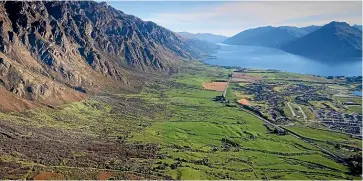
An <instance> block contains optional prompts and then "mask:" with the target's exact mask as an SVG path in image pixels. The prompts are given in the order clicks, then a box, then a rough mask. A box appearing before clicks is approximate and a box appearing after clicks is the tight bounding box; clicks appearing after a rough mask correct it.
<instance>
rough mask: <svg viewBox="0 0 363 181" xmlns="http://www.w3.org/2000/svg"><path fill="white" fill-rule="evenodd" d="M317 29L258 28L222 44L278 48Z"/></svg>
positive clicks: (310, 27) (288, 27) (314, 27)
mask: <svg viewBox="0 0 363 181" xmlns="http://www.w3.org/2000/svg"><path fill="white" fill-rule="evenodd" d="M318 28H319V27H318V26H308V27H303V28H298V27H293V26H281V27H272V26H266V27H259V28H253V29H248V30H245V31H242V32H241V33H238V34H237V35H234V36H232V37H231V38H228V39H227V40H225V41H224V43H225V44H230V45H249V46H264V47H272V48H279V47H281V46H282V45H284V44H286V43H289V42H291V41H293V40H296V39H298V38H300V37H302V36H304V35H306V34H308V33H311V32H313V31H315V30H317V29H318Z"/></svg>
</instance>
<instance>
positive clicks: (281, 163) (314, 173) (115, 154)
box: [0, 62, 362, 180]
mask: <svg viewBox="0 0 363 181" xmlns="http://www.w3.org/2000/svg"><path fill="white" fill-rule="evenodd" d="M183 66H184V68H183V69H181V70H180V71H179V72H178V73H177V74H174V75H172V76H171V77H170V78H169V79H164V78H155V79H154V80H152V81H150V82H148V83H147V86H145V87H144V89H143V90H142V92H141V93H140V94H117V95H114V94H113V95H108V94H105V95H97V96H93V97H90V98H89V99H88V100H86V101H83V102H76V103H71V104H67V105H63V106H61V107H58V108H55V109H51V108H41V109H33V110H28V111H25V112H21V113H17V112H13V113H0V138H1V139H2V140H3V141H1V143H0V177H1V178H0V179H188V180H192V179H199V180H202V179H240V180H254V179H258V180H261V179H272V180H305V179H308V180H312V179H314V180H315V179H318V180H331V179H339V180H342V179H344V180H345V179H356V180H361V179H362V178H361V177H360V176H357V175H353V174H352V173H351V172H350V168H349V167H348V166H347V165H344V164H342V163H338V162H336V161H334V159H332V158H331V157H330V156H329V155H327V154H326V153H324V152H322V151H321V149H319V148H318V147H316V146H314V144H315V145H316V144H318V145H320V146H321V147H324V148H326V149H329V150H330V151H332V152H334V153H338V152H341V155H350V154H353V153H352V152H351V151H349V150H342V149H339V150H335V149H338V148H335V147H334V146H332V145H335V144H337V143H340V144H351V145H357V146H358V148H359V151H358V153H357V154H361V148H362V144H361V140H359V139H355V138H352V137H350V136H348V135H346V134H341V133H335V132H330V131H326V130H325V131H321V130H318V129H313V128H309V127H302V126H300V125H299V124H297V125H296V126H295V127H291V128H288V129H291V130H292V131H294V132H297V133H298V134H300V135H303V136H305V137H309V138H312V139H314V140H315V141H316V143H313V144H311V143H307V142H305V141H303V140H301V139H299V138H297V137H294V136H293V135H291V134H287V135H279V134H276V133H273V132H271V131H270V130H269V129H268V127H267V126H265V125H264V122H263V121H262V120H260V119H258V118H257V117H255V116H253V115H251V114H249V113H247V112H245V111H243V110H241V108H240V107H239V106H238V105H237V104H235V103H233V102H231V103H221V102H217V101H214V100H213V99H214V98H215V97H216V96H218V95H220V94H221V93H220V92H216V91H212V90H205V89H203V86H202V85H203V83H204V82H208V81H215V80H228V77H229V75H230V74H231V73H232V71H233V69H227V68H221V67H214V66H208V65H204V64H202V63H198V62H194V63H188V64H185V65H183ZM227 94H228V95H227V97H233V96H234V95H233V94H232V93H227ZM231 99H232V98H231ZM360 164H361V163H360Z"/></svg>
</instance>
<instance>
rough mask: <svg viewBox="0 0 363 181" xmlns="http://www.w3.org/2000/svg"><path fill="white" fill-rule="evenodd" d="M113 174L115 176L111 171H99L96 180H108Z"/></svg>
mask: <svg viewBox="0 0 363 181" xmlns="http://www.w3.org/2000/svg"><path fill="white" fill-rule="evenodd" d="M113 176H115V173H113V172H106V171H101V172H100V173H98V180H108V179H109V178H111V177H113Z"/></svg>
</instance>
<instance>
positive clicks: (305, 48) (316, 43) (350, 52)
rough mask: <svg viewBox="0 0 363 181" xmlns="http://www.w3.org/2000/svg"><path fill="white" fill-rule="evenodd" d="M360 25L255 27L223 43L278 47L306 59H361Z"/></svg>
mask: <svg viewBox="0 0 363 181" xmlns="http://www.w3.org/2000/svg"><path fill="white" fill-rule="evenodd" d="M361 41H362V25H353V26H350V25H349V24H347V23H344V22H335V21H333V22H331V23H329V24H327V25H324V26H308V27H302V28H298V27H292V26H281V27H272V26H266V27H259V28H253V29H249V30H245V31H242V32H240V33H238V34H236V35H234V36H232V37H231V38H228V39H227V40H225V41H224V43H225V44H231V45H249V46H264V47H272V48H280V49H282V50H284V51H286V52H289V53H294V54H299V55H303V56H308V57H320V58H321V57H361V56H362V55H361V52H362V42H361Z"/></svg>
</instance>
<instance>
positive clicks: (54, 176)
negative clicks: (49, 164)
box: [33, 172, 64, 180]
mask: <svg viewBox="0 0 363 181" xmlns="http://www.w3.org/2000/svg"><path fill="white" fill-rule="evenodd" d="M33 180H64V177H63V175H61V174H59V173H53V172H41V173H39V174H38V175H36V176H35V177H33Z"/></svg>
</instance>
